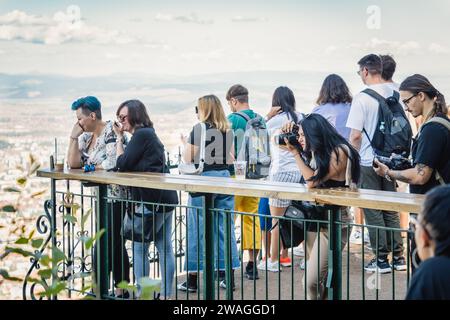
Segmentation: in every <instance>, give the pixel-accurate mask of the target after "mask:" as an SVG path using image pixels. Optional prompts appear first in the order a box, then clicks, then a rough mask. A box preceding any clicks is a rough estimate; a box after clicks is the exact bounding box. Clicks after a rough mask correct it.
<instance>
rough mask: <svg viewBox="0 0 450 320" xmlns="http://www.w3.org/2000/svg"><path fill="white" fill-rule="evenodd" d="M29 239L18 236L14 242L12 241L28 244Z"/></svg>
mask: <svg viewBox="0 0 450 320" xmlns="http://www.w3.org/2000/svg"><path fill="white" fill-rule="evenodd" d="M29 241H30V240H29V239H28V238H22V237H21V238H19V239H17V240H16V242H14V243H15V244H28V242H29Z"/></svg>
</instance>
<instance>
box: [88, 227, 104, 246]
mask: <svg viewBox="0 0 450 320" xmlns="http://www.w3.org/2000/svg"><path fill="white" fill-rule="evenodd" d="M104 233H105V229H101V230H100V231H99V232H97V234H96V235H95V236H94V237H91V238H89V239H88V240H87V241H86V243H85V246H86V250H89V249H91V248H92V246H93V245H94V243H95V242H97V241H98V240H99V239H100V237H101V236H102V235H103V234H104Z"/></svg>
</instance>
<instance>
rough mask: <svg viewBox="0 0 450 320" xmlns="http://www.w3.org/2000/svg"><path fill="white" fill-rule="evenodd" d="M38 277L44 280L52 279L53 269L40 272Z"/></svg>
mask: <svg viewBox="0 0 450 320" xmlns="http://www.w3.org/2000/svg"><path fill="white" fill-rule="evenodd" d="M38 275H39V276H40V277H41V278H42V279H50V278H51V277H52V269H43V270H39V271H38Z"/></svg>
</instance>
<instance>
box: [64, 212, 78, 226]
mask: <svg viewBox="0 0 450 320" xmlns="http://www.w3.org/2000/svg"><path fill="white" fill-rule="evenodd" d="M63 218H64V220H65V221H68V222H70V223H72V224H75V223H77V218H76V217H74V216H72V215H70V214H66V215H64V217H63Z"/></svg>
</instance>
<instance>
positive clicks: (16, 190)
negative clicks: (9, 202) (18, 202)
mask: <svg viewBox="0 0 450 320" xmlns="http://www.w3.org/2000/svg"><path fill="white" fill-rule="evenodd" d="M3 191H5V192H19V193H20V192H22V191H21V190H20V189H18V188H15V187H7V188H4V189H3Z"/></svg>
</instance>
